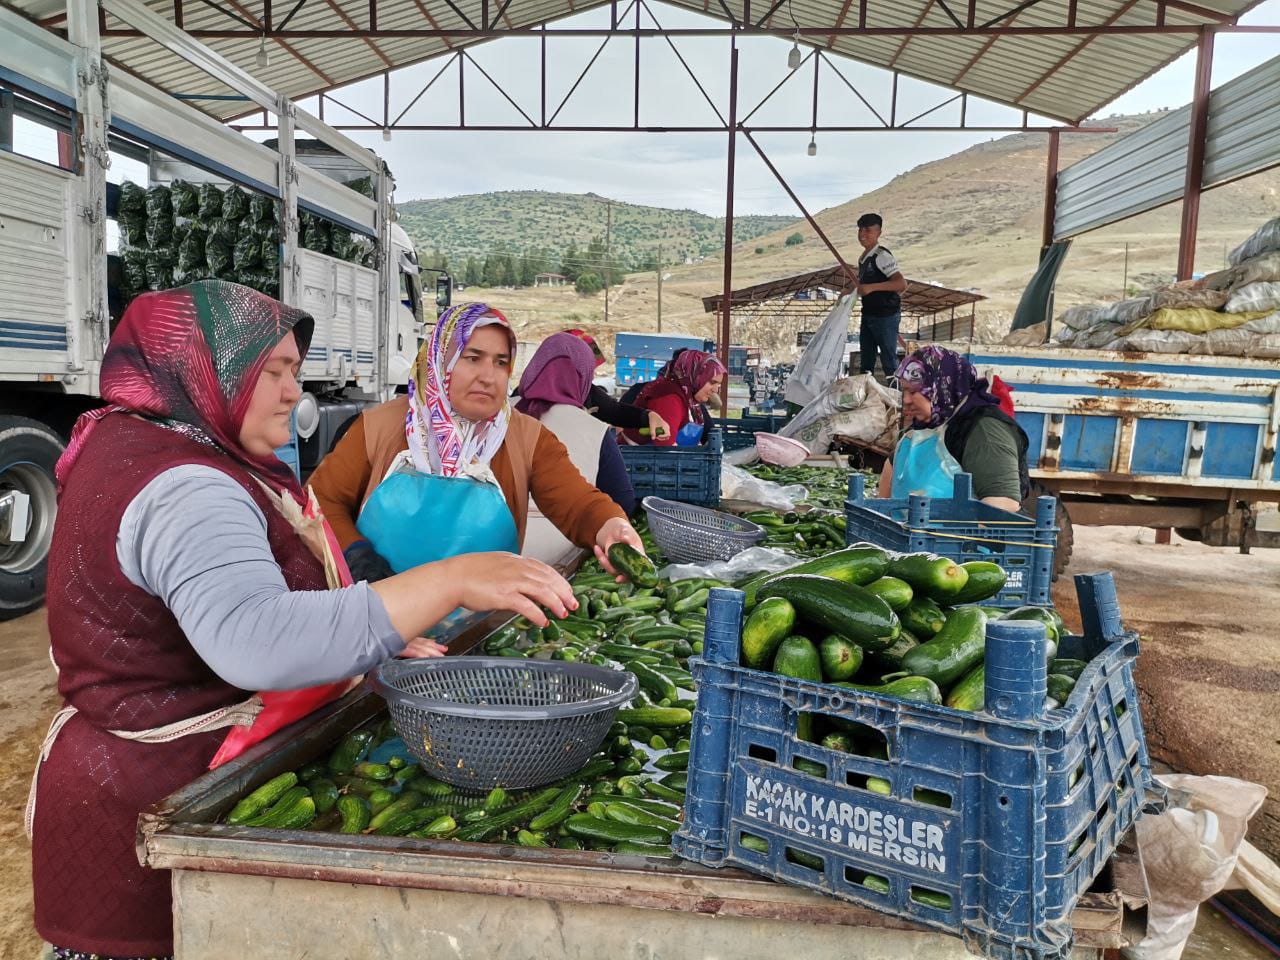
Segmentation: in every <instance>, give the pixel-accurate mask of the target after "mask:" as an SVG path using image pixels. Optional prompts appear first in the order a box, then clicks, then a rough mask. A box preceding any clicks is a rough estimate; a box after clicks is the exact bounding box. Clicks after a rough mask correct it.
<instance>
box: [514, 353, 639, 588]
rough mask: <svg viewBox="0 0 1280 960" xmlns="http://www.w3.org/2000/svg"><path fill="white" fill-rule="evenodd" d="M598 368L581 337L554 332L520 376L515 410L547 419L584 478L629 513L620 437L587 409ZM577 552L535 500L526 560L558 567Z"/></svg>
mask: <svg viewBox="0 0 1280 960" xmlns="http://www.w3.org/2000/svg"><path fill="white" fill-rule="evenodd" d="M595 368H596V360H595V354H594V353H593V352H592V350H591V347H589V346H588V345H587V344H586V343H585V342H583V341H582V340H581V339H580V338H578V337H575V336H573V335H572V334H569V333H556V334H552V335H551V336H550V337H548V338H547V339H546V340H544V341H543V343H542V346H540V347H539V348H538V351H537V352H536V353H535V354H534V355H533V357H532V358H531V359H530V360H529V365H528V366H527V367H525V369H524V373H522V374H521V375H520V402H519V403H517V404H516V410H518V411H519V412H520V413H524V414H528V415H529V416H531V417H534V418H536V419H537V420H540V421H542V425H543V426H544V427H546V428H547V429H548V430H550V431H551V432H552V433H554V434H555V435H556V437H558V438H559V440H560V442H561V443H563V444H564V446H565V449H566V450H568V451H569V460H570V462H571V463H572V464H573V465H574V466H575V467H577V469H578V472H579V473H580V474H582V477H583V479H584V480H586V481H587V483H589V484H591V485H592V486H594V487H595V488H596V489H597V490H599V491H600V492H601V493H604V494H607V495H608V496H609V497H610V498H611V499H612V500H613V502H614V503H616V504H617V505H618V506H619V507H621V508H622V510H623V512H624V513H628V514H629V513H631V511H632V510H633V509H635V505H636V494H635V490H634V489H633V488H632V486H631V479H630V477H628V476H627V468H626V465H625V464H624V463H623V462H622V453H621V452H620V451H619V450H618V442H617V437H615V436H614V432H613V430H611V429H610V428H609V425H608V424H607V423H604V422H602V421H600V420H597V419H596V418H595V417H593V416H592V415H591V414H590V413H588V412H587V411H586V409H585V407H584V405H585V403H586V401H587V396H588V395H589V394H590V393H591V377H592V374H593V373H594V372H595ZM572 550H573V544H572V543H570V542H569V540H568V539H566V538H565V536H564V534H562V533H561V532H560V531H559V530H558V529H557V528H556V526H555V524H553V523H552V522H551V521H550V520H549V519H547V517H545V516H543V514H542V512H541V511H540V510H539V509H538V507H537V504H535V503H532V502H530V504H529V523H528V527H527V529H526V531H525V538H524V548H523V550H522V551H521V552H522V553H523V554H524V555H525V556H526V557H534V558H536V559H538V560H544V561H546V562H547V563H554V562H555V561H557V560H560V559H562V558H563V557H565V556H566V555H568V554H569V553H570V552H571V551H572Z"/></svg>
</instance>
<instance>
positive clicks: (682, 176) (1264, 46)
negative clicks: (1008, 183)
mask: <svg viewBox="0 0 1280 960" xmlns="http://www.w3.org/2000/svg"><path fill="white" fill-rule="evenodd" d="M652 9H653V11H654V15H655V16H656V17H657V18H658V21H659V22H661V24H662V26H663V27H667V28H672V27H682V26H689V27H692V26H705V25H707V24H708V23H710V22H712V21H708V20H707V19H706V18H704V17H701V16H699V15H698V14H696V13H692V12H689V11H685V10H682V9H679V8H675V7H670V6H664V5H662V4H660V3H654V4H653V5H652ZM605 22H607V12H606V11H605V10H597V11H592V12H589V13H587V14H583V15H580V16H578V17H574V18H570V19H567V20H564V21H560V22H559V23H560V24H564V25H573V26H584V27H585V26H601V25H602V24H603V23H605ZM1241 22H1242V23H1255V24H1270V25H1275V24H1280V0H1266V2H1264V3H1262V4H1261V5H1260V6H1259V7H1257V8H1256V9H1255V10H1253V11H1252V12H1250V13H1249V14H1247V15H1246V16H1245V17H1244V18H1242V21H1241ZM646 25H647V22H646ZM599 42H600V41H599V40H598V39H576V38H575V39H565V40H557V41H552V42H551V44H550V48H551V51H552V56H551V57H550V58H549V67H548V91H549V92H548V99H549V100H553V102H555V101H556V100H557V98H556V97H555V94H556V92H557V91H559V92H560V95H561V96H563V95H564V93H566V92H567V91H568V89H569V87H570V86H571V85H572V83H573V82H574V80H575V78H576V77H577V75H578V73H579V72H580V71H581V69H582V67H583V66H584V65H585V64H586V63H587V62H588V61H589V60H590V57H591V55H592V53H593V52H594V51H595V49H596V48H597V46H598V45H599ZM674 42H675V44H676V45H677V47H678V48H679V50H680V53H681V55H682V56H683V57H684V59H685V60H686V61H687V63H688V64H689V66H690V68H691V69H692V71H693V72H694V73H695V74H697V76H698V77H699V79H700V80H701V82H702V84H703V86H704V87H705V88H706V90H707V92H708V94H709V95H710V96H711V98H712V99H713V100H715V101H716V103H717V104H718V105H719V106H720V109H721V111H722V112H725V113H727V93H726V92H727V86H728V84H727V74H728V65H727V50H728V44H727V43H726V42H725V41H723V40H721V39H718V38H677V39H676V40H675V41H674ZM789 49H790V45H789V44H787V43H786V42H784V41H781V40H777V39H772V38H749V39H747V40H746V41H744V42H742V43H741V45H740V54H739V75H740V78H741V85H740V90H739V113H740V116H741V115H742V113H743V112H744V110H743V104H749V105H751V106H754V105H755V104H756V103H758V102H759V101H760V100H761V99H762V98H763V97H764V96H765V95H766V94H767V93H768V91H769V90H770V89H771V88H772V87H773V85H774V84H776V83H777V82H778V81H779V80H780V79H782V78H783V77H784V76H786V75H787V74H788V72H789V71H788V70H787V66H786V60H787V53H788V51H789ZM1277 54H1280V35H1276V34H1256V35H1220V36H1219V37H1218V38H1217V40H1216V50H1215V56H1214V73H1213V85H1214V86H1215V87H1216V86H1218V85H1220V84H1222V83H1225V82H1226V81H1228V80H1230V79H1232V78H1233V77H1235V76H1238V75H1239V74H1241V73H1244V72H1246V71H1247V70H1249V69H1252V68H1253V67H1255V66H1257V65H1258V64H1260V63H1262V62H1264V61H1265V60H1268V59H1270V58H1271V57H1274V56H1276V55H1277ZM472 55H473V56H474V57H475V59H476V61H477V62H478V63H479V64H480V65H481V66H482V67H483V68H484V69H485V70H486V71H487V72H489V73H490V74H491V75H492V76H493V78H494V79H495V80H496V81H497V82H498V83H500V84H501V85H502V86H503V87H504V89H506V90H507V91H508V92H510V93H512V94H513V96H514V97H515V98H516V99H517V101H518V102H519V103H520V104H521V106H522V107H523V109H524V110H525V111H526V112H527V113H529V114H530V115H533V116H536V114H537V110H538V102H537V93H536V83H534V84H531V83H530V82H529V81H530V78H536V77H537V76H538V70H539V54H538V44H537V41H536V40H532V39H529V40H526V39H523V38H510V39H505V40H499V41H495V42H493V43H490V44H486V45H484V46H481V47H476V48H472ZM641 58H642V63H643V64H644V67H643V80H642V85H641V90H642V94H641V97H642V104H641V123H642V124H656V123H669V124H706V123H714V122H716V118H715V114H714V113H713V112H712V110H711V108H710V107H709V106H708V105H707V103H706V101H705V100H704V99H703V97H702V95H701V94H700V93H699V92H698V90H697V88H696V87H695V86H694V84H693V82H692V81H691V80H690V79H689V77H688V74H687V73H686V72H685V71H684V69H683V68H682V67H681V66H680V64H679V62H678V61H677V60H676V59H675V57H674V54H672V53H671V52H670V49H669V48H668V47H667V46H666V43H665V41H663V40H661V39H655V40H652V41H648V40H646V41H642V53H641ZM833 59H834V60H835V62H836V63H837V64H838V65H839V68H840V70H841V72H842V73H843V74H844V75H845V78H846V79H847V80H848V81H849V82H850V83H852V84H853V85H855V86H857V87H858V89H859V91H860V92H861V93H862V94H863V96H865V97H866V98H867V100H868V101H870V102H871V103H872V104H873V105H874V106H876V107H877V109H879V110H881V111H882V112H884V113H887V104H888V99H889V81H888V77H889V74H888V72H887V71H884V70H880V69H878V68H875V67H870V66H866V65H864V64H860V63H856V62H854V61H850V60H846V59H843V58H839V57H834V58H833ZM439 66H440V61H436V62H435V63H428V64H420V65H418V66H415V67H409V68H406V69H404V70H402V71H399V72H398V73H397V74H394V75H393V84H392V116H393V117H394V116H396V115H397V114H398V113H400V111H401V110H403V109H405V108H406V107H407V106H408V105H409V102H410V101H411V100H412V99H413V98H414V96H415V95H416V94H418V92H419V91H420V90H421V89H422V88H423V87H424V86H425V84H426V83H427V81H429V80H430V79H431V77H432V76H434V75H435V73H436V72H437V71H438V70H439ZM632 69H633V45H632V44H631V42H630V41H622V40H619V39H615V40H612V41H611V42H610V43H609V44H608V45H607V46H606V48H605V52H604V53H603V54H602V55H601V56H600V58H599V59H598V60H597V62H596V63H595V65H594V66H593V67H592V69H591V71H590V72H589V73H588V74H587V79H586V81H585V82H584V83H583V84H582V85H581V86H580V87H579V88H578V90H577V91H576V92H575V93H574V94H573V96H572V98H571V99H570V100H569V101H568V103H567V104H566V106H565V107H564V108H563V111H562V113H561V114H560V117H559V120H558V121H557V122H560V123H569V124H572V123H575V122H578V123H618V124H630V122H631V117H632ZM1194 71H1195V54H1194V51H1191V52H1189V53H1187V54H1186V55H1184V56H1183V57H1181V58H1179V59H1178V60H1177V61H1175V62H1173V63H1172V64H1170V65H1169V66H1167V67H1165V68H1164V69H1163V70H1161V71H1159V72H1158V73H1156V74H1155V75H1153V76H1152V77H1150V78H1149V79H1148V80H1146V81H1145V82H1144V83H1142V84H1141V85H1139V86H1138V87H1136V88H1135V89H1133V90H1131V91H1130V92H1129V93H1127V94H1124V95H1123V96H1121V97H1120V98H1119V99H1118V100H1116V101H1115V102H1114V103H1112V104H1110V105H1108V107H1106V108H1104V109H1103V110H1101V111H1099V116H1107V115H1110V114H1112V113H1138V112H1144V111H1150V110H1157V109H1161V108H1176V107H1179V106H1182V105H1183V104H1185V103H1187V102H1188V101H1189V100H1190V99H1191V94H1192V89H1193V83H1194ZM812 77H813V75H812V70H811V67H810V66H809V65H808V64H806V65H805V66H804V67H802V68H801V69H800V70H798V71H796V73H795V74H794V75H793V77H792V79H791V80H790V81H789V82H787V83H786V84H785V85H784V86H783V87H782V88H781V89H780V90H779V91H778V93H777V94H776V95H775V96H774V98H773V99H772V100H771V101H770V102H769V103H768V104H767V105H766V106H765V107H764V108H762V109H761V111H760V112H759V113H758V114H757V115H756V117H755V118H754V119H755V122H756V123H757V124H770V123H774V124H793V123H796V122H797V119H798V122H799V123H804V122H806V121H807V118H808V117H809V115H810V110H811V102H812ZM820 82H821V84H822V87H821V89H822V91H823V92H822V96H821V98H820V100H821V102H822V103H823V104H824V109H828V110H832V111H839V112H840V114H841V115H842V116H846V117H847V116H850V115H856V113H857V111H861V112H862V114H863V115H864V116H866V117H867V118H868V120H871V119H872V118H871V114H870V113H869V112H868V111H866V109H865V108H864V107H862V106H861V105H860V104H858V103H857V101H856V99H855V98H854V96H853V94H852V93H850V92H848V90H847V88H846V87H845V86H844V85H843V84H842V83H841V82H840V80H839V79H838V78H837V77H835V75H834V74H831V73H828V72H825V71H824V73H823V74H822V77H821V81H820ZM951 95H952V94H951V93H950V92H948V91H944V90H943V89H942V88H940V87H934V86H932V85H929V84H924V83H920V82H916V81H911V80H903V81H902V82H901V84H900V88H899V98H900V101H899V103H900V105H899V117H902V116H903V115H904V113H905V115H906V116H911V115H912V114H913V113H918V112H921V111H923V110H926V109H928V108H929V107H931V106H934V105H935V104H938V103H940V102H942V101H944V100H946V99H948V98H949V97H950V96H951ZM335 96H336V97H337V98H338V99H339V100H341V101H343V102H345V103H347V104H349V105H350V106H352V107H354V108H356V109H357V110H360V111H361V112H363V113H365V114H367V115H368V116H373V117H378V116H379V115H380V114H381V111H382V83H381V80H375V81H372V82H366V83H364V84H358V85H355V86H353V87H348V88H346V89H345V90H343V91H339V92H336V93H335ZM467 98H468V105H467V119H468V122H475V123H486V122H488V123H506V122H512V121H516V122H518V121H519V120H520V119H521V118H520V117H519V114H517V113H516V112H515V110H514V109H513V108H511V107H510V106H509V105H508V104H507V103H506V101H505V100H503V99H502V98H501V96H500V95H499V94H497V93H496V92H494V91H492V89H491V88H488V87H487V86H486V84H485V83H484V81H483V79H482V78H480V77H479V76H478V74H477V73H476V72H475V71H474V69H471V68H469V70H468V77H467ZM302 104H303V106H304V107H308V108H310V109H312V110H314V104H315V101H314V100H312V101H310V102H308V101H303V102H302ZM913 108H914V109H913ZM456 109H457V86H456V80H455V79H454V75H453V74H452V73H448V74H446V75H445V76H444V77H442V78H441V79H440V80H439V81H438V82H437V83H436V85H435V86H433V87H432V89H431V90H430V91H429V92H428V93H427V94H425V95H424V96H423V97H422V98H421V99H420V100H419V101H418V102H417V103H416V104H415V105H414V106H413V107H412V108H411V109H409V111H408V112H407V113H406V114H405V121H404V122H406V123H414V122H417V123H452V122H456ZM747 109H750V107H749V106H748V107H747ZM850 111H854V113H853V114H851V113H850ZM908 111H911V112H908ZM832 115H833V116H834V115H835V114H834V113H833V114H832ZM953 115H958V108H956V111H955V113H954V114H953ZM341 116H343V114H342V112H341V111H340V110H338V109H335V108H333V107H332V106H328V107H327V108H326V119H328V120H329V121H330V122H338V118H339V117H341ZM348 116H349V115H348ZM938 116H940V117H941V116H946V114H945V113H939V114H938ZM968 118H969V122H970V123H975V122H984V121H985V122H990V123H1002V124H1016V123H1017V122H1018V120H1019V119H1020V114H1019V113H1018V112H1016V111H1013V110H1011V109H1009V108H1006V107H1001V106H999V105H996V104H982V103H980V102H975V101H974V100H973V99H972V98H971V100H970V106H969V113H968ZM350 119H351V120H352V121H353V122H359V121H358V120H357V118H355V117H350ZM1033 122H1035V118H1033ZM351 135H352V136H353V137H354V138H355V139H357V140H359V141H360V142H362V143H365V144H366V145H368V146H370V147H372V148H373V149H375V150H376V151H378V152H379V153H380V154H381V155H382V156H384V157H385V158H386V159H387V161H388V163H389V164H390V165H391V169H392V171H393V172H394V174H395V176H396V181H397V188H396V199H397V200H400V201H404V200H416V199H424V198H433V197H447V196H456V195H460V194H469V193H484V192H488V191H493V190H531V189H536V190H548V191H562V192H567V193H587V192H593V193H596V194H599V195H601V196H605V197H609V198H612V199H614V200H621V201H625V202H630V203H638V204H648V205H653V206H662V207H675V208H691V209H694V210H698V211H700V212H702V213H706V214H711V215H714V216H723V215H724V212H725V200H724V183H725V173H726V146H727V145H726V137H725V135H724V134H673V133H666V134H624V133H592V134H572V133H481V132H475V133H470V132H467V133H456V132H450V133H424V132H413V131H403V132H396V133H394V134H393V136H392V139H391V141H390V142H385V141H383V139H382V137H381V136H380V135H378V134H365V133H353V134H351ZM992 136H993V135H992V134H979V133H971V132H970V133H961V132H956V133H905V132H890V133H868V134H820V135H819V136H818V138H817V141H818V142H817V154H816V155H815V156H813V157H810V156H808V155H807V154H806V146H807V144H808V141H809V135H808V133H795V134H773V135H760V136H758V138H757V139H758V140H759V141H760V144H761V147H762V148H763V149H764V150H765V152H766V153H767V154H768V155H769V157H770V159H771V160H772V161H773V162H774V163H775V165H776V166H777V167H778V168H779V170H780V171H781V173H782V174H783V176H785V177H786V178H787V180H788V182H789V183H790V184H791V186H792V188H793V189H794V190H795V191H796V193H797V195H798V196H799V197H800V200H801V201H802V202H803V203H804V204H805V205H806V206H807V207H808V208H809V209H810V210H811V211H814V210H819V209H822V208H825V207H829V206H833V205H836V204H839V203H842V202H844V201H846V200H849V199H851V198H853V197H855V196H858V195H860V194H863V193H866V192H868V191H871V190H874V189H876V188H877V187H879V186H882V185H883V184H885V183H887V182H888V181H890V180H891V179H893V177H895V176H897V175H898V174H900V173H903V172H905V171H907V170H909V169H911V168H913V167H915V166H918V165H920V164H922V163H926V162H929V161H931V160H936V159H939V158H941V157H945V156H948V155H950V154H953V153H956V152H958V151H960V150H963V149H965V148H966V147H968V146H971V145H973V144H975V143H979V142H982V141H984V140H988V139H991V138H992ZM677 169H678V175H674V176H673V171H674V170H677ZM736 172H737V178H736V188H735V194H736V200H735V205H734V210H735V213H736V214H737V215H739V216H741V215H744V214H753V213H780V214H788V215H791V214H795V213H796V212H797V211H796V209H795V206H794V204H793V203H792V202H791V200H790V199H789V198H788V197H787V195H786V193H785V192H784V191H783V190H782V189H781V188H780V187H779V186H778V184H777V181H776V180H775V179H774V177H773V175H772V174H770V173H769V171H768V169H767V168H766V167H765V165H764V164H763V163H762V162H761V160H760V158H759V157H758V156H757V155H756V154H755V152H754V150H752V149H751V146H750V144H748V143H747V142H746V141H745V140H743V139H739V141H738V147H737V164H736Z"/></svg>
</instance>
